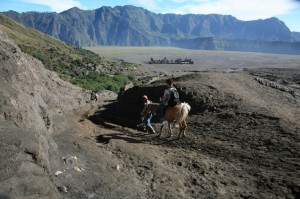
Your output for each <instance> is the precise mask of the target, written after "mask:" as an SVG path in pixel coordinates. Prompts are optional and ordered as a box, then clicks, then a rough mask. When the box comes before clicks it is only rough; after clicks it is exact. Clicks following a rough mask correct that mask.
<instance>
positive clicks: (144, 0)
mask: <svg viewBox="0 0 300 199" xmlns="http://www.w3.org/2000/svg"><path fill="white" fill-rule="evenodd" d="M158 2H159V0H130V1H129V3H131V4H133V5H134V4H135V5H136V4H137V5H140V6H142V7H144V8H156V7H158Z"/></svg>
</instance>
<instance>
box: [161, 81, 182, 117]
mask: <svg viewBox="0 0 300 199" xmlns="http://www.w3.org/2000/svg"><path fill="white" fill-rule="evenodd" d="M166 84H167V87H168V88H167V89H166V90H165V91H164V95H163V97H162V98H159V101H160V102H161V104H160V105H159V106H158V107H157V110H156V115H157V116H158V117H159V118H163V111H164V109H166V108H167V107H173V106H176V105H177V104H180V100H179V94H178V92H177V90H176V88H175V87H174V86H173V80H172V79H171V78H170V79H167V80H166Z"/></svg>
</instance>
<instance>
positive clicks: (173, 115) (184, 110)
mask: <svg viewBox="0 0 300 199" xmlns="http://www.w3.org/2000/svg"><path fill="white" fill-rule="evenodd" d="M158 106H159V104H158V103H150V104H145V106H144V108H143V110H142V112H141V116H142V117H143V116H145V115H146V114H147V113H149V112H150V111H151V112H152V113H155V112H156V109H157V107H158ZM190 110H191V107H190V105H189V104H188V103H185V102H184V103H180V104H177V105H176V106H173V107H167V108H166V109H165V111H164V116H163V117H164V119H165V120H166V121H167V122H168V128H169V136H168V137H171V136H172V135H173V131H172V123H173V122H174V121H176V127H179V134H178V139H180V138H182V137H185V136H186V134H185V130H186V128H187V123H186V121H185V119H186V118H187V116H188V114H189V112H190ZM162 130H163V125H161V127H160V132H159V135H158V137H159V138H161V134H162Z"/></svg>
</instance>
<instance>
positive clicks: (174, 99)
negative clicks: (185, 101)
mask: <svg viewBox="0 0 300 199" xmlns="http://www.w3.org/2000/svg"><path fill="white" fill-rule="evenodd" d="M179 103H180V100H179V94H178V92H177V90H176V88H173V89H170V98H169V100H168V106H170V107H173V106H176V105H177V104H179Z"/></svg>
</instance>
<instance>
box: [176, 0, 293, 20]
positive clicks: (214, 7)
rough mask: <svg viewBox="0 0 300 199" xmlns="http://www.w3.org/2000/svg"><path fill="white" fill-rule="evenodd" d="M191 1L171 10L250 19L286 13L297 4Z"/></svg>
mask: <svg viewBox="0 0 300 199" xmlns="http://www.w3.org/2000/svg"><path fill="white" fill-rule="evenodd" d="M193 2H194V3H193V4H189V5H186V6H183V7H181V8H178V9H174V10H173V11H172V12H174V13H178V14H186V13H194V14H212V13H216V14H224V15H233V16H235V17H237V18H238V19H242V20H252V19H260V18H262V19H264V18H269V17H273V16H276V15H281V14H286V13H288V12H289V11H290V10H293V9H296V8H297V6H298V5H297V4H298V3H296V2H295V1H288V0H264V1H261V0H251V1H249V0H215V1H207V0H198V3H197V1H196V0H194V1H193ZM298 8H299V6H298Z"/></svg>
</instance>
